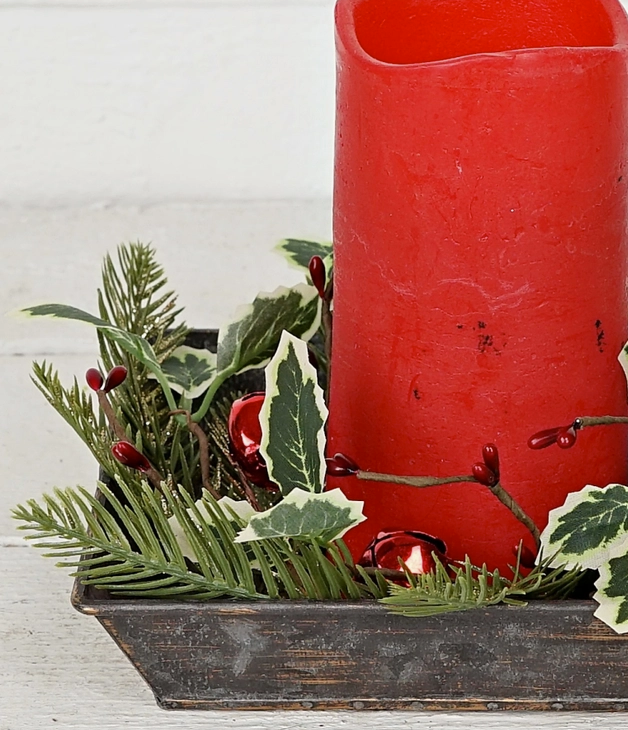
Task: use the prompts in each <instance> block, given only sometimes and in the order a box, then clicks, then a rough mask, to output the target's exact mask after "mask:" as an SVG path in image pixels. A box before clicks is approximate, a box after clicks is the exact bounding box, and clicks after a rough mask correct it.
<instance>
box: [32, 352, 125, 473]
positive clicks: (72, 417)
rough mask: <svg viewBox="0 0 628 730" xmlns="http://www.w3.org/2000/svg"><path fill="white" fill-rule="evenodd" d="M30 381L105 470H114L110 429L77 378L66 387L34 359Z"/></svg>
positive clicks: (54, 374)
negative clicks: (98, 414) (95, 409)
mask: <svg viewBox="0 0 628 730" xmlns="http://www.w3.org/2000/svg"><path fill="white" fill-rule="evenodd" d="M31 379H32V381H33V382H34V383H35V385H36V386H37V388H38V389H39V390H40V392H41V393H42V394H43V396H44V398H45V399H46V400H47V401H48V403H50V405H51V406H52V407H53V408H54V409H55V410H56V411H57V413H59V415H60V416H61V417H62V418H63V419H64V420H65V421H66V423H68V424H69V425H70V426H71V428H72V429H73V430H74V431H75V433H77V434H78V436H79V437H80V438H81V439H82V440H83V442H84V443H85V444H86V446H87V448H88V449H89V450H90V451H91V452H92V455H93V456H94V458H95V459H96V461H97V462H98V463H99V464H100V466H101V467H102V468H103V469H104V470H105V472H106V473H107V474H110V475H112V474H114V473H115V463H116V462H115V459H114V458H113V456H112V455H111V451H110V450H109V448H110V446H111V443H112V440H111V435H110V433H109V429H108V427H107V426H106V424H105V423H104V421H103V420H102V418H101V417H99V416H97V415H96V413H95V412H94V407H93V403H92V399H91V397H90V396H89V394H88V393H86V392H85V389H84V388H81V387H80V386H79V384H78V382H77V380H76V378H75V379H74V383H73V385H72V387H71V388H65V387H64V386H63V385H62V384H61V381H60V379H59V375H58V374H57V372H56V370H55V369H54V368H53V367H52V365H50V364H48V363H47V362H45V361H44V362H42V363H36V362H35V363H33V374H32V376H31Z"/></svg>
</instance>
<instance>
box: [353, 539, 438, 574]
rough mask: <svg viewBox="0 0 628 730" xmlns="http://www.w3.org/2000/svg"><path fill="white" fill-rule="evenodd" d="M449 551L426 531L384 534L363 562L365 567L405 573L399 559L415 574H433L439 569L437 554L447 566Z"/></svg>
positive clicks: (364, 556)
mask: <svg viewBox="0 0 628 730" xmlns="http://www.w3.org/2000/svg"><path fill="white" fill-rule="evenodd" d="M446 552H447V548H446V546H445V543H444V542H443V541H442V540H439V539H438V538H436V537H432V536H431V535H427V534H425V533H424V532H415V531H412V530H395V531H393V532H386V531H382V532H380V533H379V534H378V535H377V537H376V538H375V539H374V540H372V541H371V543H370V544H369V545H368V547H367V548H366V550H365V551H364V554H363V555H362V557H361V558H360V561H359V563H360V565H362V566H363V567H365V568H386V569H388V570H402V569H403V568H402V567H401V565H400V563H399V559H401V560H403V562H404V563H405V564H406V566H407V567H408V570H409V571H410V572H411V573H415V574H416V575H422V574H424V573H429V572H431V571H432V570H434V568H435V567H436V562H435V561H434V556H433V553H435V554H436V556H437V557H438V559H439V560H440V561H441V563H445V562H446V558H445V553H446Z"/></svg>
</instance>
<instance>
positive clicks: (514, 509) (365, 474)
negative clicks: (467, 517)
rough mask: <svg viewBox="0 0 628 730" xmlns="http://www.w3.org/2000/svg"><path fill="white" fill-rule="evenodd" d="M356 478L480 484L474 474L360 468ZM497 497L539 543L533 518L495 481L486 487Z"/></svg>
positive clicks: (422, 483) (417, 483)
mask: <svg viewBox="0 0 628 730" xmlns="http://www.w3.org/2000/svg"><path fill="white" fill-rule="evenodd" d="M356 476H357V478H358V479H363V480H365V481H371V482H387V483H388V484H402V485H404V486H407V487H417V488H419V489H423V488H425V487H437V486H440V485H441V484H456V483H459V482H474V483H475V484H481V482H479V481H478V480H477V479H476V478H475V477H474V476H472V475H468V476H466V475H464V476H455V477H400V476H396V475H393V474H378V473H377V472H371V471H363V470H362V469H360V470H359V471H357V472H356ZM488 489H490V490H491V492H492V493H493V494H494V495H495V496H496V497H497V499H498V500H499V501H500V502H501V503H502V504H503V505H504V506H505V507H507V508H508V509H509V510H510V512H511V513H512V514H513V515H514V516H515V517H516V518H517V520H519V522H521V524H522V525H523V526H524V527H526V529H528V530H529V531H530V534H531V535H532V537H533V538H534V542H535V543H536V546H537V547H539V546H540V544H541V531H540V530H539V528H538V527H537V526H536V524H535V522H534V520H533V519H532V518H531V517H530V516H529V515H527V514H526V513H525V512H524V511H523V509H522V508H521V507H520V506H519V504H518V503H517V502H516V501H515V499H514V498H513V497H512V496H511V495H510V494H509V493H508V492H507V491H506V490H505V489H504V488H503V487H502V485H501V484H500V483H499V482H497V484H495V485H494V486H492V487H488Z"/></svg>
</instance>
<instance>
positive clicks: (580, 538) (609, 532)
mask: <svg viewBox="0 0 628 730" xmlns="http://www.w3.org/2000/svg"><path fill="white" fill-rule="evenodd" d="M541 542H542V545H543V549H544V551H545V552H546V553H547V554H556V561H560V562H564V563H567V564H569V565H580V566H582V567H583V568H599V567H600V565H602V564H603V563H605V562H607V561H608V559H609V558H610V557H611V555H613V554H615V552H616V550H620V551H621V550H622V548H623V546H624V544H626V542H628V487H624V486H623V485H621V484H609V485H608V486H606V487H604V488H603V489H600V488H599V487H594V486H591V485H588V486H586V487H584V488H583V489H581V490H580V491H579V492H572V493H571V494H569V495H568V496H567V499H566V500H565V503H564V504H563V505H562V506H561V507H558V508H556V509H553V510H552V511H551V512H550V514H549V521H548V524H547V527H546V528H545V530H544V531H543V534H542V535H541Z"/></svg>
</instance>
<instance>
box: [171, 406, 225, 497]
mask: <svg viewBox="0 0 628 730" xmlns="http://www.w3.org/2000/svg"><path fill="white" fill-rule="evenodd" d="M170 415H171V416H179V415H183V416H185V418H186V421H187V425H188V428H189V429H190V432H191V433H192V434H194V436H196V440H197V441H198V445H199V460H200V462H201V479H202V481H203V487H204V488H205V489H206V490H207V491H208V492H209V493H210V494H211V496H212V497H213V498H214V499H215V500H218V499H220V494H218V492H217V491H216V490H215V489H214V487H213V486H212V483H211V479H210V476H209V474H210V468H209V441H208V440H207V436H206V435H205V431H203V429H202V428H201V427H200V426H199V425H198V423H196V421H193V420H192V414H191V413H190V411H186V410H184V409H183V408H180V409H178V410H176V411H170Z"/></svg>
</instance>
